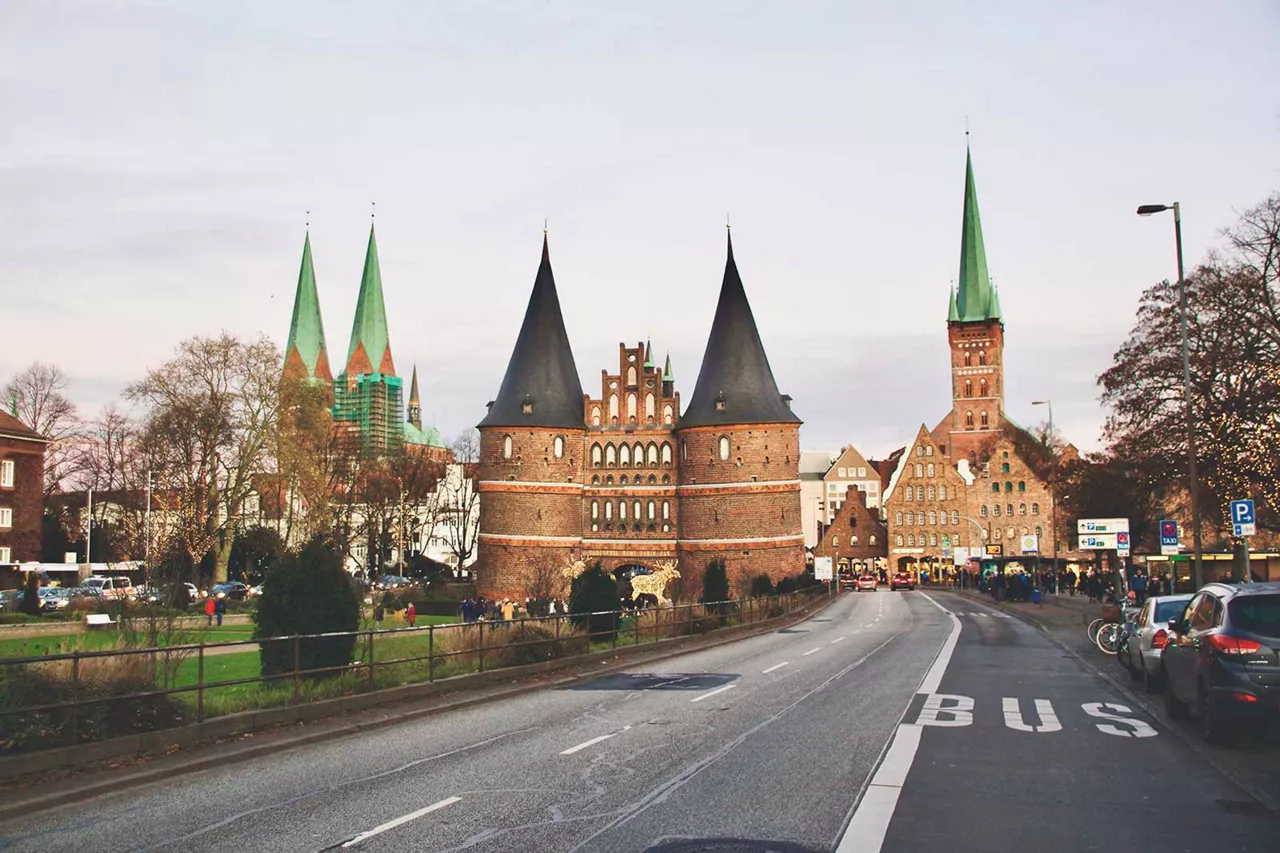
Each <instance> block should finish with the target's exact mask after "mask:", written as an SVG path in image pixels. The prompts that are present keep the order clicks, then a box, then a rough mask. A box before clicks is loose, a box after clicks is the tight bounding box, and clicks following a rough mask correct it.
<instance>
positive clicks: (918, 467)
mask: <svg viewBox="0 0 1280 853" xmlns="http://www.w3.org/2000/svg"><path fill="white" fill-rule="evenodd" d="M916 476H917V477H923V476H924V466H923V465H921V464H920V463H919V462H917V463H916Z"/></svg>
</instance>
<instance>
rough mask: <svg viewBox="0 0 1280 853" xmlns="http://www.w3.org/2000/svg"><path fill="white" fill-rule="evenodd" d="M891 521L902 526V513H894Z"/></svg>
mask: <svg viewBox="0 0 1280 853" xmlns="http://www.w3.org/2000/svg"><path fill="white" fill-rule="evenodd" d="M893 523H894V524H896V525H898V526H899V527H901V526H902V513H900V512H899V513H897V514H896V515H894V517H893Z"/></svg>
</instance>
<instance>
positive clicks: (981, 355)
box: [978, 350, 987, 364]
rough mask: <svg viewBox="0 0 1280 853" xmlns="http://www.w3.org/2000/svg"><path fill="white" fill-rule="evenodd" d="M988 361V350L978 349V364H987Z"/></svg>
mask: <svg viewBox="0 0 1280 853" xmlns="http://www.w3.org/2000/svg"><path fill="white" fill-rule="evenodd" d="M986 363H987V351H986V350H978V364H986Z"/></svg>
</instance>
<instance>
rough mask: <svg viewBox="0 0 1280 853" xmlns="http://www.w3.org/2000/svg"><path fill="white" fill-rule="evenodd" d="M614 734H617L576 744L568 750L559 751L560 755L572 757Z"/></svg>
mask: <svg viewBox="0 0 1280 853" xmlns="http://www.w3.org/2000/svg"><path fill="white" fill-rule="evenodd" d="M616 734H617V732H614V733H613V734H611V735H600V737H593V738H592V739H591V740H584V741H583V742H582V743H580V744H578V745H577V746H571V747H569V748H568V749H565V750H561V752H560V754H561V755H573V754H574V753H575V752H579V751H581V750H584V749H586V748H587V747H589V746H595V745H596V744H598V743H600V741H602V740H608V739H609V738H611V737H613V736H614V735H616Z"/></svg>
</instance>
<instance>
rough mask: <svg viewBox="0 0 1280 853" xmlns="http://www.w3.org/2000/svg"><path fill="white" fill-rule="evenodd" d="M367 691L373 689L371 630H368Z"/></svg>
mask: <svg viewBox="0 0 1280 853" xmlns="http://www.w3.org/2000/svg"><path fill="white" fill-rule="evenodd" d="M369 689H370V690H372V689H373V630H372V629H370V630H369Z"/></svg>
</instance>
